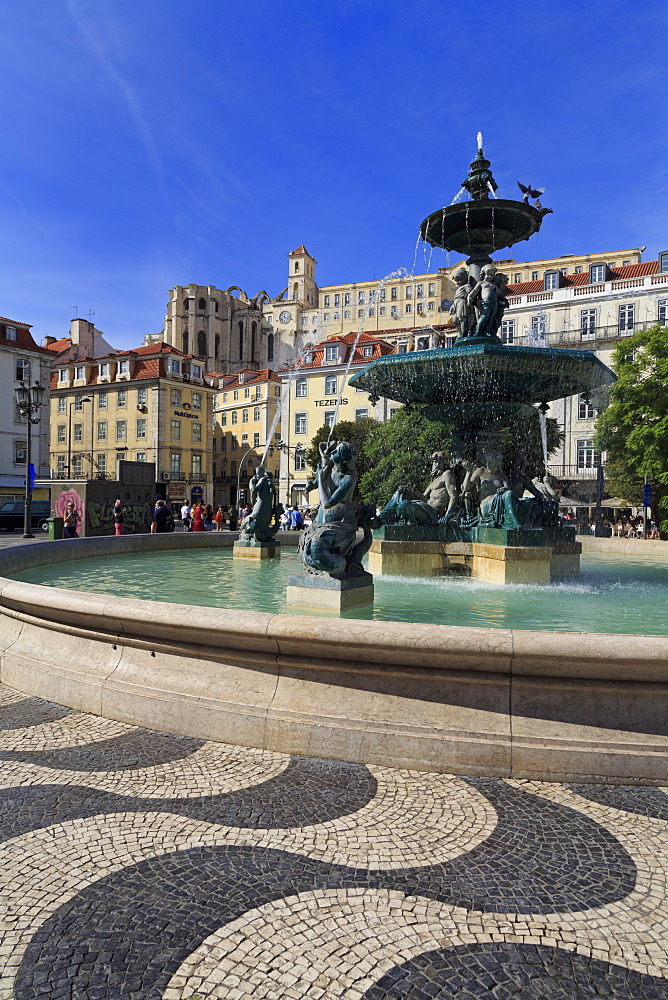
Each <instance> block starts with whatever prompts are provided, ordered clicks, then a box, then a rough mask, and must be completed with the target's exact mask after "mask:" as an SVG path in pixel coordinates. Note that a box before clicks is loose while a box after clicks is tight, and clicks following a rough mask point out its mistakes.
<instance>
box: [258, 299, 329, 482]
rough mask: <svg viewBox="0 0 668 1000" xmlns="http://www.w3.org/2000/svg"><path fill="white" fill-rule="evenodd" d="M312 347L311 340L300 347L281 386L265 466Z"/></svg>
mask: <svg viewBox="0 0 668 1000" xmlns="http://www.w3.org/2000/svg"><path fill="white" fill-rule="evenodd" d="M319 316H320V313H319V312H318V313H316V314H315V316H314V317H313V320H314V324H315V325H316V326H317V321H318V317H319ZM312 349H313V348H312V344H311V343H310V342H309V343H307V344H304V346H303V347H301V348H300V349H299V352H298V354H297V357H296V359H295V361H294V364H293V366H292V368H291V369H290V370H289V371H288V372H287V380H286V382H285V383H284V384H283V386H282V388H281V396H280V399H279V400H278V406H277V407H276V410H275V411H274V418H273V420H272V422H271V425H270V427H269V430H268V431H267V440H266V441H265V445H264V451H263V452H262V461H261V463H260V464H261V465H262V466H263V467H264V464H265V462H266V461H267V454H268V452H269V449H270V448H271V446H272V445H273V444H274V434H275V432H276V428H277V426H278V423H279V421H280V419H281V417H282V415H283V405H284V403H285V400H286V399H289V398H290V392H291V390H292V382H293V380H294V378H295V377H296V375H297V373H298V372H299V369H300V368H301V366H302V364H303V358H304V355H306V354H307V353H308V352H309V351H310V350H312Z"/></svg>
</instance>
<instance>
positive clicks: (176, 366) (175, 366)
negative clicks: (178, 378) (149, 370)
mask: <svg viewBox="0 0 668 1000" xmlns="http://www.w3.org/2000/svg"><path fill="white" fill-rule="evenodd" d="M167 371H168V372H169V374H170V375H180V374H181V362H180V361H176V360H175V359H174V358H170V359H169V360H168V362H167Z"/></svg>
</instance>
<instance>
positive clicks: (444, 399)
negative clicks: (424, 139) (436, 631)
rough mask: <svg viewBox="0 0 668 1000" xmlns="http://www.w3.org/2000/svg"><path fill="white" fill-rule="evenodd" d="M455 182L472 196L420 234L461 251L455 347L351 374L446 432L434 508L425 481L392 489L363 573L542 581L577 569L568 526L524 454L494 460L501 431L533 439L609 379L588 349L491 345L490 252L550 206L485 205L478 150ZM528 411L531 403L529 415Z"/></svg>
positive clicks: (499, 280) (496, 323) (494, 338)
mask: <svg viewBox="0 0 668 1000" xmlns="http://www.w3.org/2000/svg"><path fill="white" fill-rule="evenodd" d="M480 141H481V138H480V137H479V142H480ZM462 187H463V188H464V189H465V190H466V191H468V192H469V194H470V195H471V196H472V199H473V200H472V201H467V202H456V203H454V204H452V205H449V206H448V207H447V208H443V209H439V210H438V211H437V212H434V213H433V214H432V215H430V216H428V217H427V218H426V219H425V220H424V221H423V223H422V225H421V227H420V232H421V235H422V237H423V239H424V240H426V241H427V242H428V243H430V244H431V245H432V246H438V247H442V248H444V249H446V250H453V251H457V252H459V253H466V254H467V255H468V259H467V261H466V264H467V268H466V269H464V268H462V269H461V270H460V271H459V272H458V273H457V274H456V275H455V283H456V284H457V291H456V293H455V296H454V300H453V305H452V309H451V315H452V318H453V321H454V323H455V325H456V327H457V329H458V331H459V336H458V338H457V341H456V342H455V344H454V346H453V347H451V348H444V349H438V350H432V351H420V352H413V353H410V354H401V355H389V356H386V357H384V358H380V359H378V360H376V361H373V362H371V363H370V364H369V365H367V366H366V368H364V369H363V370H362V371H360V372H358V373H357V374H355V375H354V376H353V377H352V378H351V379H350V384H351V385H353V386H355V388H357V389H363V390H365V391H367V392H368V393H369V395H370V397H371V399H372V401H376V400H377V399H378V398H380V397H381V396H384V397H385V398H387V399H392V400H395V401H396V402H400V403H404V404H405V405H407V406H419V407H420V409H421V412H422V413H423V414H424V415H425V416H426V417H427V418H428V419H430V420H436V421H441V422H442V423H443V424H444V439H446V440H447V436H448V435H449V444H448V445H447V446H446V448H445V451H446V453H447V458H448V461H447V465H448V476H447V479H448V488H447V490H446V491H445V492H446V493H447V500H446V502H445V504H444V505H443V504H441V503H439V502H434V500H433V495H434V492H435V490H434V487H435V485H436V480H435V481H434V482H433V483H432V484H431V487H429V491H428V492H429V496H427V495H423V496H420V494H418V493H416V492H415V491H414V490H411V489H410V488H408V489H406V490H402V491H400V493H399V494H398V495H397V494H395V496H394V497H392V499H391V500H390V502H389V503H388V504H386V506H385V507H384V508H383V510H382V511H381V512H380V514H379V515H378V519H377V521H376V522H375V524H376V529H377V530H376V537H375V539H374V542H373V544H372V547H371V553H370V557H369V569H370V570H371V571H372V572H375V573H383V572H385V573H387V572H392V573H399V574H401V573H405V574H408V575H415V574H417V575H432V574H439V573H447V572H457V573H460V572H462V571H468V572H470V573H471V575H473V576H474V577H476V578H478V579H482V580H487V581H492V582H497V583H534V584H535V583H549V581H550V580H551V579H553V578H555V577H559V576H564V575H567V574H570V573H574V572H577V570H578V568H579V553H580V545H579V543H577V542H576V541H575V528H574V527H573V526H571V525H568V524H567V523H565V522H564V521H562V520H561V519H560V517H559V513H558V502H557V501H555V499H554V498H553V497H552V496H550V495H549V493H548V492H547V491H546V490H545V489H544V488H542V487H543V486H544V484H542V483H540V484H539V485H540V487H541V488H539V485H538V484H536V483H535V482H533V481H532V479H530V478H529V477H528V476H527V474H526V471H525V466H526V459H525V458H524V457H523V456H522V455H521V454H519V455H518V454H515V455H514V456H513V457H512V460H511V459H510V457H509V456H508V454H506V453H505V441H506V439H507V437H508V434H509V430H510V429H514V430H515V432H516V431H517V428H521V427H524V428H525V429H526V431H525V433H526V434H528V430H529V422H530V421H536V420H539V419H540V420H541V436H543V434H544V414H545V412H546V411H547V409H548V404H549V402H550V401H551V400H556V399H561V398H562V397H564V396H570V395H574V394H576V393H585V394H587V396H591V395H592V394H593V393H596V392H597V391H600V390H601V389H603V388H604V387H605V386H607V385H609V384H610V383H611V382H612V381H614V375H613V373H612V372H611V371H610V369H609V368H607V367H606V366H605V365H604V364H603V363H602V362H601V361H599V359H598V358H597V357H596V355H595V354H593V353H591V352H589V351H569V350H561V349H553V350H551V349H549V348H544V347H543V348H538V347H533V348H529V347H521V346H517V345H506V344H503V343H502V341H501V340H500V338H499V336H498V331H499V328H500V326H501V320H502V317H503V314H504V312H505V310H506V309H507V307H508V300H507V298H506V297H505V294H504V293H505V287H506V285H507V283H508V278H507V276H506V275H504V274H501V273H499V272H498V271H497V269H496V267H495V265H494V263H493V261H492V258H491V257H490V256H489V254H490V253H491V252H493V251H494V250H498V249H501V248H502V247H510V246H512V245H513V244H514V243H517V242H518V241H520V240H527V239H529V237H530V236H532V235H533V234H534V233H536V232H538V230H539V229H540V226H541V222H542V219H543V216H544V215H545V214H547V212H548V211H549V210H548V209H543V208H541V209H539V208H536V207H534V206H532V205H530V204H529V203H528V198H527V200H525V201H522V202H518V201H510V200H504V199H501V198H496V195H495V192H496V190H497V187H498V185H497V184H496V181H495V180H494V178H493V176H492V173H491V170H490V161H489V160H487V159H486V158H485V156H484V154H483V150H482V148H479V149H478V153H477V156H476V157H475V159H474V160H473V162H472V163H471V166H470V172H469V175H468V177H467V178H466V180H465V181H464V183H463V185H462ZM490 194H492V195H494V200H490ZM534 404H540V407H539V410H538V411H537V409H536V406H535V405H534ZM446 428H447V431H446ZM520 436H521V435H520ZM444 471H445V470H444V469H441V470H439V471H438V477H441V478H442V477H443V474H444ZM543 471H544V473H546V472H547V469H544V470H543ZM436 493H439V491H438V490H436ZM525 494H528V495H525ZM440 495H441V496H442V495H443V490H440Z"/></svg>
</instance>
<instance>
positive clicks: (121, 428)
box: [116, 420, 127, 441]
mask: <svg viewBox="0 0 668 1000" xmlns="http://www.w3.org/2000/svg"><path fill="white" fill-rule="evenodd" d="M126 438H127V421H126V420H117V421H116V440H117V441H125V440H126Z"/></svg>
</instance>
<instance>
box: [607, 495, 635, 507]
mask: <svg viewBox="0 0 668 1000" xmlns="http://www.w3.org/2000/svg"><path fill="white" fill-rule="evenodd" d="M631 506H632V504H630V503H629V502H628V500H623V499H622V498H621V497H610V498H607V497H606V499H605V500H601V507H615V508H619V509H621V508H622V507H631Z"/></svg>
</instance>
